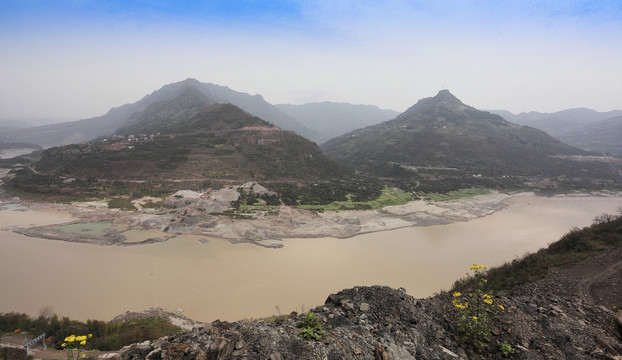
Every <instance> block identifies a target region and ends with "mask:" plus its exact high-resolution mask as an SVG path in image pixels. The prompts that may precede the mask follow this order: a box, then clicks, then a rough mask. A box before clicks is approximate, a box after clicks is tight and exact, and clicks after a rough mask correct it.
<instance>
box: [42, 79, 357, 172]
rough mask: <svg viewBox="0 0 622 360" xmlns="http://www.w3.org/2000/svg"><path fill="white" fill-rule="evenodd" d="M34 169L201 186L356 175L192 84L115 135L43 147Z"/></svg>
mask: <svg viewBox="0 0 622 360" xmlns="http://www.w3.org/2000/svg"><path fill="white" fill-rule="evenodd" d="M163 98H164V99H166V98H167V97H163ZM35 169H36V171H37V172H38V173H39V174H41V175H54V176H60V177H62V178H73V179H92V180H95V179H97V180H99V181H100V182H101V181H120V182H137V181H138V182H141V181H151V182H180V181H184V182H189V183H193V182H194V183H199V184H204V183H209V182H220V183H226V182H229V181H235V182H246V181H248V180H254V181H288V182H289V181H294V182H306V181H310V180H317V179H328V178H340V177H342V176H347V175H348V174H350V173H351V172H350V171H349V170H347V169H345V168H344V167H342V166H340V165H338V164H336V163H335V162H333V161H331V160H329V159H328V158H326V157H325V156H324V155H323V154H322V152H321V151H320V149H319V147H318V146H317V145H316V144H315V143H313V142H311V141H309V140H307V139H305V138H303V137H302V136H300V135H297V134H296V133H294V132H292V131H288V130H281V129H280V128H278V127H276V126H274V125H272V124H270V123H268V122H266V121H264V120H262V119H260V118H258V117H256V116H253V115H251V114H249V113H247V112H245V111H244V110H242V109H240V108H239V107H237V106H235V105H232V104H220V103H213V101H209V100H206V98H205V97H204V95H203V93H202V92H201V91H200V90H199V89H197V88H194V87H190V88H186V89H185V90H183V91H182V92H181V93H179V95H177V96H176V97H175V98H173V99H167V100H161V101H158V102H154V103H152V104H151V105H149V106H148V107H147V108H146V109H144V110H143V111H141V112H139V113H134V114H133V115H132V116H130V119H129V120H128V122H127V123H126V125H125V126H124V127H122V128H120V129H119V130H118V131H117V132H116V134H115V135H111V136H107V137H104V138H100V139H99V141H94V142H89V143H86V144H74V145H67V146H61V147H54V148H50V149H47V150H45V151H44V152H43V154H42V157H41V160H40V161H39V162H37V163H36V164H35Z"/></svg>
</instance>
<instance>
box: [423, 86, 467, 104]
mask: <svg viewBox="0 0 622 360" xmlns="http://www.w3.org/2000/svg"><path fill="white" fill-rule="evenodd" d="M429 99H430V102H431V103H433V104H434V105H445V106H448V107H456V106H465V105H464V104H463V103H462V101H460V99H458V98H457V97H455V96H454V95H453V94H452V93H450V92H449V90H447V89H443V90H441V91H439V92H438V94H436V96H434V97H433V98H429ZM424 100H425V99H424Z"/></svg>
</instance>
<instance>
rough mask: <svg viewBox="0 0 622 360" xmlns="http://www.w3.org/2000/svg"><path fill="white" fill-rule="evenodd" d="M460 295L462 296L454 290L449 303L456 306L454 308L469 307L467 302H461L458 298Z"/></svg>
mask: <svg viewBox="0 0 622 360" xmlns="http://www.w3.org/2000/svg"><path fill="white" fill-rule="evenodd" d="M460 296H462V294H461V293H459V292H457V291H456V292H455V293H454V298H455V299H454V300H453V301H452V302H451V304H452V305H453V306H454V307H455V308H456V309H466V308H467V307H469V304H467V303H464V304H463V303H461V302H460V300H459V299H458V298H459V297H460Z"/></svg>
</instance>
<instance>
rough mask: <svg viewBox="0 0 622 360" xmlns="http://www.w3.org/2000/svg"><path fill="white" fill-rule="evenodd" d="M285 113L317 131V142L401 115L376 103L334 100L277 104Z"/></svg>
mask: <svg viewBox="0 0 622 360" xmlns="http://www.w3.org/2000/svg"><path fill="white" fill-rule="evenodd" d="M275 106H276V107H277V108H278V109H279V110H281V111H283V112H284V113H286V114H288V115H290V116H292V117H294V118H296V119H298V120H300V122H302V123H303V124H304V125H305V126H306V127H307V128H309V129H311V130H313V131H315V132H316V133H317V134H318V138H317V139H314V140H316V141H318V143H320V144H321V143H323V142H325V141H327V140H329V139H332V138H334V137H335V136H339V135H343V134H345V133H347V132H350V131H352V130H355V129H360V128H363V127H366V126H369V125H375V124H378V123H380V122H383V121H386V120H390V119H393V118H395V117H396V116H397V115H399V112H397V111H395V110H386V109H380V108H379V107H377V106H375V105H352V104H347V103H335V102H329V101H324V102H314V103H308V104H303V105H291V104H277V105H275Z"/></svg>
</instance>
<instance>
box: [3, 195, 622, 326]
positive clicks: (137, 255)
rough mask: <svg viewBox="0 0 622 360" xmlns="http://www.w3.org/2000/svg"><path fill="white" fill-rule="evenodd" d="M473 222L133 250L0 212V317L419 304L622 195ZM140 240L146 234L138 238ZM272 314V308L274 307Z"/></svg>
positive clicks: (230, 316)
mask: <svg viewBox="0 0 622 360" xmlns="http://www.w3.org/2000/svg"><path fill="white" fill-rule="evenodd" d="M505 201H506V202H507V204H508V207H507V208H505V209H504V210H501V211H498V212H496V213H494V214H492V215H489V216H486V217H482V218H478V219H475V220H472V221H469V222H464V223H454V224H450V225H439V226H430V227H410V228H403V229H398V230H390V231H383V232H376V233H370V234H364V235H359V236H355V237H352V238H348V239H334V238H315V239H287V240H285V241H284V245H285V246H284V247H283V248H281V249H268V248H263V247H260V246H257V245H252V244H231V243H229V242H228V241H225V240H221V239H209V242H207V243H206V242H204V241H203V242H201V241H199V240H200V239H205V238H206V237H205V236H179V237H177V238H173V239H171V240H169V241H166V242H162V243H155V244H149V245H140V246H99V245H90V244H80V243H69V242H64V241H55V240H45V239H38V238H31V237H27V236H23V235H19V234H16V233H13V232H11V231H8V230H7V229H9V228H11V227H13V226H20V227H23V226H33V225H45V224H54V223H64V222H68V221H70V220H71V216H70V215H69V214H68V213H63V212H55V211H51V210H46V211H42V210H41V211H33V210H29V211H25V212H24V211H18V210H17V209H11V208H2V209H0V312H10V311H17V312H26V313H29V314H32V315H37V314H38V312H39V310H40V309H41V308H43V307H45V306H50V307H52V309H53V311H55V312H56V313H57V314H59V315H61V316H69V317H71V318H76V319H81V320H86V319H102V320H109V319H111V318H112V317H114V316H115V315H118V314H121V313H124V312H125V311H128V310H129V311H140V310H144V309H148V308H150V307H162V308H165V309H168V310H175V309H183V314H184V315H186V316H188V317H191V318H193V319H196V320H202V321H212V320H215V319H221V320H229V321H231V320H238V319H242V318H246V317H263V316H269V315H273V314H276V313H278V312H279V311H280V312H281V313H289V312H291V311H293V310H298V311H300V310H302V309H303V308H304V309H309V308H311V307H314V306H317V305H320V304H322V303H323V302H324V300H325V299H326V297H327V296H328V295H329V294H330V293H332V292H336V291H339V290H341V289H343V288H348V287H353V286H356V285H376V284H379V285H388V286H391V287H395V288H398V287H403V288H405V289H406V290H407V292H408V293H409V294H411V295H413V296H415V297H426V296H429V295H432V294H433V293H434V292H438V291H440V290H442V289H448V288H449V287H450V286H451V284H452V283H453V281H454V280H455V279H456V278H458V277H460V276H462V275H464V273H465V272H466V271H467V269H468V267H469V265H470V264H472V263H473V262H476V263H481V264H485V265H489V266H492V265H498V264H501V263H503V262H506V261H508V260H512V259H514V258H516V257H518V256H521V255H523V254H524V253H526V252H532V251H535V250H537V249H539V248H542V247H545V246H547V244H549V243H550V242H553V241H555V240H557V239H559V238H560V237H561V236H562V235H563V234H564V233H566V232H568V231H569V230H570V229H571V228H572V227H574V226H578V227H583V226H587V225H589V224H590V223H591V222H592V220H593V218H594V217H595V216H597V215H600V214H602V213H611V214H613V213H616V212H617V209H618V208H620V207H622V197H588V196H585V197H555V198H544V197H536V196H533V195H519V196H515V197H512V198H510V199H507V200H505ZM128 235H129V237H130V239H129V240H128V241H129V242H131V241H132V239H131V237H132V236H136V237H137V241H140V239H141V237H144V234H141V233H140V232H135V233H132V234H128ZM277 308H278V309H277Z"/></svg>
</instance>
